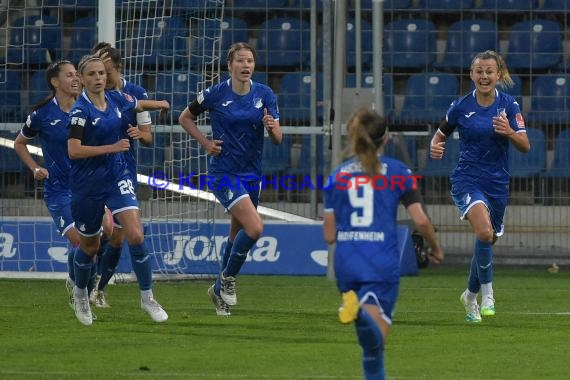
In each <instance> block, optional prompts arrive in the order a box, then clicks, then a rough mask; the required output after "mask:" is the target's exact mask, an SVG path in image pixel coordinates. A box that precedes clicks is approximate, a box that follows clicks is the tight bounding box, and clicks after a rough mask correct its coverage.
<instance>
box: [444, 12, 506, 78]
mask: <svg viewBox="0 0 570 380" xmlns="http://www.w3.org/2000/svg"><path fill="white" fill-rule="evenodd" d="M498 46H499V33H498V27H497V24H496V23H495V22H494V21H489V20H482V19H468V20H460V21H456V22H454V23H453V24H451V25H450V26H449V29H448V31H447V43H446V46H445V55H444V58H443V61H442V62H441V63H436V64H435V67H437V68H450V69H469V68H470V67H471V61H472V60H473V57H474V56H475V54H477V53H478V52H481V51H485V50H495V51H497V50H498Z"/></svg>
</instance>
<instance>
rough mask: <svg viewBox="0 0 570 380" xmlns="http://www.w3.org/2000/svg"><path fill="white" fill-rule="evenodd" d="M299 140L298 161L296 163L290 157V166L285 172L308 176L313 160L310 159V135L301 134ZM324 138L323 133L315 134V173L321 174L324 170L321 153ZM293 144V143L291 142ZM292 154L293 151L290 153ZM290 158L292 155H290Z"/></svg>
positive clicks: (322, 151)
mask: <svg viewBox="0 0 570 380" xmlns="http://www.w3.org/2000/svg"><path fill="white" fill-rule="evenodd" d="M302 136H303V137H302V139H301V141H300V144H301V147H300V148H301V152H300V155H299V161H298V162H297V163H296V166H294V165H295V162H293V161H294V160H293V159H291V166H290V167H289V168H288V170H287V174H290V175H298V176H308V175H310V174H311V165H312V163H313V161H312V160H311V135H302ZM324 139H325V136H324V135H323V134H320V135H316V144H317V150H316V152H315V154H316V159H317V174H320V175H322V174H323V171H324V167H325V165H324V162H323V153H324V150H323V149H324ZM292 146H294V144H292ZM291 154H293V153H291ZM291 158H292V157H291Z"/></svg>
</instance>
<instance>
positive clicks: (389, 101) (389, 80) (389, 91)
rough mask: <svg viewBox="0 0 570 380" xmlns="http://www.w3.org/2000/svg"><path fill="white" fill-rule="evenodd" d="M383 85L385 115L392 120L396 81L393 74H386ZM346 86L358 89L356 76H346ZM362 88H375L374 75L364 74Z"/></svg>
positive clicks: (383, 77)
mask: <svg viewBox="0 0 570 380" xmlns="http://www.w3.org/2000/svg"><path fill="white" fill-rule="evenodd" d="M382 84H383V87H384V115H385V116H386V117H387V118H390V117H391V116H392V114H393V113H394V79H393V77H392V74H384V75H383V76H382ZM345 86H346V87H348V88H356V74H346V81H345ZM361 87H364V88H373V87H374V76H373V75H372V74H363V75H362V81H361Z"/></svg>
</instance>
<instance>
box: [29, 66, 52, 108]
mask: <svg viewBox="0 0 570 380" xmlns="http://www.w3.org/2000/svg"><path fill="white" fill-rule="evenodd" d="M49 93H50V89H49V87H48V84H47V81H46V73H45V71H44V70H41V71H36V72H35V73H33V74H32V75H31V76H30V85H29V87H28V95H29V97H28V99H29V100H28V106H29V109H31V107H32V106H33V105H35V104H37V103H39V102H40V101H41V100H43V99H44V98H45V97H46V96H48V94H49Z"/></svg>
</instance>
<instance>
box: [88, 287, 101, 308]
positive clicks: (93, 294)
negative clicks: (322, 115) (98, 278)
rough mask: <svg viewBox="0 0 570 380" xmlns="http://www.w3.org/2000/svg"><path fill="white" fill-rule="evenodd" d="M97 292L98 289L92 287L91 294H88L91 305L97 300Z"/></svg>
mask: <svg viewBox="0 0 570 380" xmlns="http://www.w3.org/2000/svg"><path fill="white" fill-rule="evenodd" d="M98 294H99V291H98V290H97V288H95V289H93V290H92V291H91V294H89V303H90V304H91V305H95V302H96V301H97V295H98Z"/></svg>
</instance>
